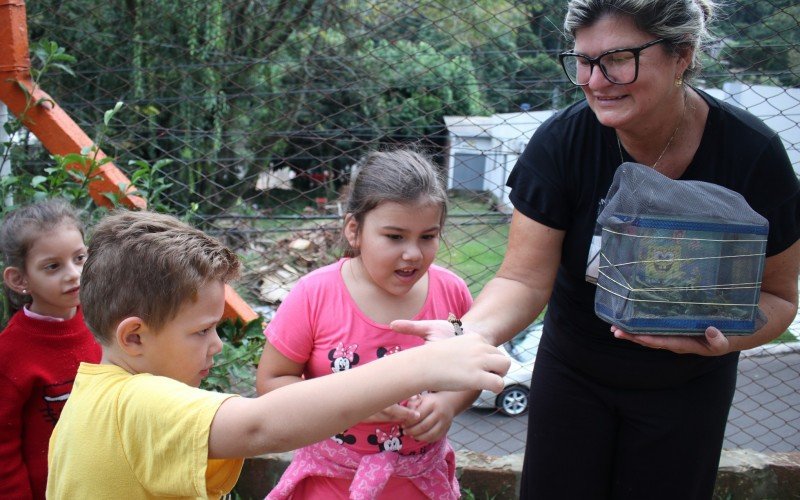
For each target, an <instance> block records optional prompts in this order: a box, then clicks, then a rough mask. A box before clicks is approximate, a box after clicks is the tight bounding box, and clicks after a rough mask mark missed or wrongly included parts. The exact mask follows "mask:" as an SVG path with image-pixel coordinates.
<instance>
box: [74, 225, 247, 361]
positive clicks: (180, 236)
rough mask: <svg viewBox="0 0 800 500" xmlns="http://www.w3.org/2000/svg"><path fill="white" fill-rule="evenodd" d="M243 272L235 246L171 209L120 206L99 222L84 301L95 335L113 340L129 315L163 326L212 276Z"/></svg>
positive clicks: (227, 276) (228, 276) (214, 278)
mask: <svg viewBox="0 0 800 500" xmlns="http://www.w3.org/2000/svg"><path fill="white" fill-rule="evenodd" d="M238 274H239V260H238V258H237V257H236V254H234V253H233V252H232V251H231V250H229V249H228V248H227V247H225V246H224V245H223V244H222V243H220V242H219V241H217V240H216V239H214V238H212V237H211V236H208V235H207V234H205V233H203V232H202V231H200V230H199V229H195V228H193V227H191V226H189V225H188V224H185V223H184V222H181V221H180V220H178V219H177V218H175V217H172V216H170V215H164V214H158V213H154V212H131V211H127V210H118V211H116V212H114V213H112V214H110V215H108V216H106V217H105V218H104V219H102V220H101V221H100V222H99V223H98V224H97V226H96V228H95V230H94V233H93V235H92V238H91V242H90V244H89V250H88V257H87V259H86V264H85V265H84V267H83V274H82V275H81V291H80V297H81V304H82V307H83V314H84V318H85V320H86V324H87V326H88V327H89V329H90V330H91V331H92V333H93V334H94V336H95V338H96V339H97V340H98V342H100V343H101V344H104V345H109V344H110V343H111V339H112V338H113V332H114V330H115V329H116V328H117V326H118V325H119V323H120V322H121V321H122V320H124V319H125V318H128V317H132V316H136V317H139V318H142V320H144V322H145V323H146V324H147V326H149V327H150V328H153V329H154V330H159V329H160V328H161V327H163V326H164V324H166V323H167V322H168V321H169V320H171V319H172V318H173V317H175V315H177V314H178V310H179V309H180V308H181V306H183V304H185V303H186V302H187V301H189V300H196V297H197V292H198V290H199V289H200V287H202V286H203V285H204V284H206V283H209V282H212V281H222V282H223V283H227V282H228V281H230V280H232V279H235V278H236V277H238Z"/></svg>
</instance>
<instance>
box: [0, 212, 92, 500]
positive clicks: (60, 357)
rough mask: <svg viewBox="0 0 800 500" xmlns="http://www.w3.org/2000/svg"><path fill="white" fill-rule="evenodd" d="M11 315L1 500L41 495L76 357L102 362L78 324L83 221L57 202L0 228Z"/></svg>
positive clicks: (0, 424)
mask: <svg viewBox="0 0 800 500" xmlns="http://www.w3.org/2000/svg"><path fill="white" fill-rule="evenodd" d="M0 247H2V252H3V263H4V264H5V266H6V267H5V269H4V270H3V284H4V288H5V292H6V296H7V299H8V304H9V305H10V307H11V310H12V312H13V316H12V317H11V320H10V321H9V322H8V325H7V326H6V328H5V329H4V330H3V332H2V333H0V498H13V499H30V498H33V499H40V498H42V499H43V498H44V497H45V486H46V482H47V445H48V441H49V440H50V434H51V433H52V432H53V427H54V426H55V424H56V422H57V421H58V417H59V416H60V414H61V409H62V408H63V406H64V403H65V402H66V400H67V397H69V394H70V392H71V390H72V381H73V380H74V379H75V374H76V372H77V370H78V365H79V364H80V362H81V361H89V362H92V363H97V362H99V361H100V356H101V350H100V345H99V344H98V343H97V342H96V341H95V340H94V337H93V336H92V334H91V332H89V330H88V329H87V328H86V325H85V324H84V322H83V315H82V314H81V310H80V307H79V304H80V300H79V297H78V292H79V290H80V276H81V270H82V269H83V263H84V261H85V260H86V246H85V245H84V242H83V226H82V224H81V222H80V220H79V219H78V217H77V215H76V213H75V211H74V210H73V208H72V207H71V206H70V205H69V204H68V203H66V202H64V201H62V200H47V201H44V202H41V203H36V204H32V205H28V206H25V207H22V208H19V209H17V210H15V211H12V212H10V213H8V214H7V215H6V217H5V219H4V220H3V224H2V227H0Z"/></svg>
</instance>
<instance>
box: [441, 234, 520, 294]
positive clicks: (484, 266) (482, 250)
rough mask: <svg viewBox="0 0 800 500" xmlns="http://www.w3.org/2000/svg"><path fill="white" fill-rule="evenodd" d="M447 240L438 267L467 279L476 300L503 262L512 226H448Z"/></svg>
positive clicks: (445, 237)
mask: <svg viewBox="0 0 800 500" xmlns="http://www.w3.org/2000/svg"><path fill="white" fill-rule="evenodd" d="M444 240H445V242H444V244H443V245H442V246H441V247H440V248H439V253H438V254H437V256H436V261H437V263H438V264H440V265H442V266H444V267H446V268H448V269H450V270H452V271H453V272H455V273H456V274H458V275H459V276H461V277H462V278H464V281H466V282H467V285H468V286H469V290H470V292H472V295H473V296H476V295H477V294H478V292H480V291H481V289H482V288H483V286H484V285H485V284H486V282H487V281H489V280H490V279H491V278H492V277H493V276H494V274H495V272H497V269H498V268H499V267H500V263H501V262H502V261H503V256H504V255H505V252H506V245H507V244H508V224H507V223H505V222H502V223H498V222H497V221H492V222H489V223H486V224H480V223H468V224H448V226H447V228H446V229H445V235H444Z"/></svg>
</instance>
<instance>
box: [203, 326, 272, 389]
mask: <svg viewBox="0 0 800 500" xmlns="http://www.w3.org/2000/svg"><path fill="white" fill-rule="evenodd" d="M217 333H218V334H219V337H220V339H222V352H221V353H220V354H217V356H216V357H215V358H214V367H213V368H212V369H211V373H210V375H209V376H208V377H206V378H205V380H203V384H202V387H203V388H204V389H208V390H213V391H219V392H227V393H236V394H243V395H253V394H254V392H255V384H254V380H255V370H256V367H257V366H258V361H259V359H260V357H261V351H262V350H263V349H264V343H265V340H266V339H265V337H264V325H263V320H262V319H261V318H260V317H259V318H258V319H255V320H253V321H250V322H249V323H244V322H243V321H242V320H241V319H238V318H237V319H236V320H235V321H232V320H225V321H223V322H222V323H220V324H219V325H218V326H217Z"/></svg>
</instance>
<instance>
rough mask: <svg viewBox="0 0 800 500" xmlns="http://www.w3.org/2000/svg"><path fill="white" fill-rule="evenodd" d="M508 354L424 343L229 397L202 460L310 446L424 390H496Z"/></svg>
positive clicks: (465, 339)
mask: <svg viewBox="0 0 800 500" xmlns="http://www.w3.org/2000/svg"><path fill="white" fill-rule="evenodd" d="M509 365H510V361H509V359H508V357H507V356H505V355H503V354H502V353H501V352H500V351H499V350H497V349H496V348H494V347H492V346H490V345H489V344H487V343H486V342H485V341H483V340H482V339H481V338H480V337H478V336H477V335H465V336H461V337H457V338H453V339H449V340H443V341H439V342H431V343H428V344H426V345H424V346H421V347H417V348H414V349H408V350H405V351H402V352H399V353H397V354H393V355H392V356H386V357H384V358H381V359H379V360H376V361H374V362H371V363H367V364H365V365H363V366H360V367H357V368H354V369H351V370H347V371H344V372H340V373H335V374H331V375H329V376H325V377H319V378H316V379H312V380H306V381H304V382H303V383H302V384H290V385H289V386H286V387H281V388H278V389H276V390H274V391H273V392H270V393H267V394H265V395H263V396H261V397H259V398H256V399H247V398H230V399H228V400H226V401H225V402H224V403H222V405H221V406H220V408H219V410H218V411H217V414H216V416H215V417H214V420H213V422H212V424H211V431H210V436H209V444H208V447H209V452H208V453H209V458H226V457H242V456H253V455H258V454H261V453H270V452H280V451H287V450H291V449H295V448H298V447H300V446H304V445H307V444H311V443H315V442H317V441H320V440H322V439H325V438H327V437H330V436H332V435H334V434H336V433H337V432H341V430H342V429H346V428H348V427H350V426H352V425H353V424H355V423H357V422H358V421H360V420H361V419H363V418H364V417H366V416H368V415H371V414H373V413H375V412H377V411H379V410H381V409H383V408H385V407H387V406H389V405H390V404H392V403H394V402H396V401H401V400H403V399H405V398H408V397H410V396H412V395H414V394H418V393H420V392H422V391H425V390H443V391H448V390H452V391H460V390H467V389H472V390H478V389H489V390H492V391H494V392H499V391H501V390H502V388H503V379H502V375H503V374H505V373H506V371H507V370H508V368H509Z"/></svg>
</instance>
